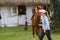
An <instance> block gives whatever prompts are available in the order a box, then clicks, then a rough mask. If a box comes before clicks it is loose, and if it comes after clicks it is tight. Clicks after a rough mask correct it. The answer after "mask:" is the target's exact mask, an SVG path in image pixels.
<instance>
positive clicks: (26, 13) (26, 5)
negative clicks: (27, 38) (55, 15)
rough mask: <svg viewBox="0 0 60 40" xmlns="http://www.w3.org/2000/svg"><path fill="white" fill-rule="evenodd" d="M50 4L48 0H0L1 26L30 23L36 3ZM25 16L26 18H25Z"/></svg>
mask: <svg viewBox="0 0 60 40" xmlns="http://www.w3.org/2000/svg"><path fill="white" fill-rule="evenodd" d="M37 4H38V5H40V4H42V5H46V4H50V0H44V1H42V0H5V1H4V0H3V1H0V14H1V17H2V19H1V22H0V24H1V26H2V27H4V26H17V25H25V21H26V20H27V23H28V25H31V20H30V19H31V17H32V14H33V13H32V9H34V7H35V6H36V5H37ZM26 18H27V19H26Z"/></svg>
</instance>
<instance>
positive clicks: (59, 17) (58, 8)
mask: <svg viewBox="0 0 60 40" xmlns="http://www.w3.org/2000/svg"><path fill="white" fill-rule="evenodd" d="M51 4H52V6H53V7H52V8H53V11H54V14H53V16H52V20H53V25H52V26H53V29H55V31H57V29H59V28H60V2H59V1H58V0H51Z"/></svg>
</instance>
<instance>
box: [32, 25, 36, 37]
mask: <svg viewBox="0 0 60 40" xmlns="http://www.w3.org/2000/svg"><path fill="white" fill-rule="evenodd" d="M35 30H36V28H35V26H34V25H33V26H32V33H33V38H34V37H35Z"/></svg>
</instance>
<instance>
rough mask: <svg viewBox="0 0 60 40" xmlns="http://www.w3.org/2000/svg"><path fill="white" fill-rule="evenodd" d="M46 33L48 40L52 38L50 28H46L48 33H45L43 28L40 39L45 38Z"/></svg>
mask: <svg viewBox="0 0 60 40" xmlns="http://www.w3.org/2000/svg"><path fill="white" fill-rule="evenodd" d="M45 34H46V36H47V38H48V40H51V34H50V30H46V33H44V30H42V31H41V33H40V40H43V38H44V36H45Z"/></svg>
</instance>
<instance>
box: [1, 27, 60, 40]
mask: <svg viewBox="0 0 60 40" xmlns="http://www.w3.org/2000/svg"><path fill="white" fill-rule="evenodd" d="M35 39H36V40H38V37H36V38H35ZM44 39H45V40H47V37H44ZM0 40H33V37H32V30H31V27H28V30H27V31H25V30H24V28H23V27H14V28H13V27H12V28H11V27H10V28H0ZM52 40H60V34H57V33H52Z"/></svg>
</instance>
